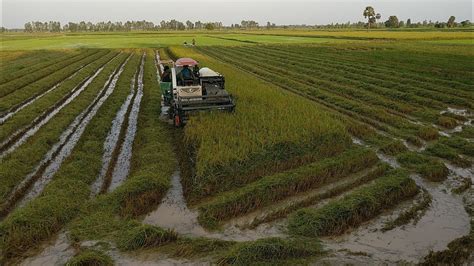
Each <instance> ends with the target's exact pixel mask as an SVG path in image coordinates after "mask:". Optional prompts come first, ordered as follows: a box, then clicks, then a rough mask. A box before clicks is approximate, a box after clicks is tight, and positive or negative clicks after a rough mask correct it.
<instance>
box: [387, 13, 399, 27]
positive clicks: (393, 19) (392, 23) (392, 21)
mask: <svg viewBox="0 0 474 266" xmlns="http://www.w3.org/2000/svg"><path fill="white" fill-rule="evenodd" d="M399 26H400V23H399V22H398V18H397V16H390V17H388V20H387V21H385V27H387V28H398V27H399Z"/></svg>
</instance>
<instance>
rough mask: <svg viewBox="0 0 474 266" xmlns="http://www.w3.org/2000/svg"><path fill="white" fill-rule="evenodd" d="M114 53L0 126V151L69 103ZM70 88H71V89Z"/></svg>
mask: <svg viewBox="0 0 474 266" xmlns="http://www.w3.org/2000/svg"><path fill="white" fill-rule="evenodd" d="M114 56H116V53H109V54H108V55H106V56H104V57H102V58H100V59H99V60H97V61H95V62H94V63H92V64H91V65H90V66H89V67H88V68H87V69H85V70H84V71H81V73H79V74H78V76H77V77H75V78H73V79H71V80H68V81H66V82H65V83H64V84H62V86H60V87H58V88H56V89H55V91H53V92H52V93H51V94H50V95H47V96H46V97H44V98H43V99H40V100H39V101H38V102H36V103H35V104H33V105H31V106H30V107H29V108H25V109H24V110H22V111H21V112H20V113H19V114H18V115H17V116H15V117H13V119H10V120H8V121H7V122H6V123H4V124H2V125H1V126H0V127H1V129H2V132H1V133H0V143H1V144H0V151H2V152H3V151H5V150H7V149H9V147H11V146H12V145H14V144H15V142H17V141H18V140H19V139H21V138H22V136H23V135H24V134H26V133H27V132H28V131H29V130H31V129H33V128H34V129H36V130H37V129H39V127H40V126H41V125H42V124H44V123H45V122H47V121H46V120H49V119H51V118H53V117H54V115H55V114H57V112H59V111H60V109H62V108H64V107H65V106H66V105H67V104H69V103H70V102H71V101H72V100H73V99H74V98H75V97H77V96H78V95H79V93H80V92H81V91H82V90H83V89H84V88H85V87H86V86H87V84H88V83H89V82H90V81H91V80H92V79H93V78H94V77H95V76H94V75H95V74H96V73H98V70H99V69H101V68H102V67H103V66H104V65H105V64H106V63H107V62H109V61H110V60H111V59H112V58H113V57H114ZM71 88H72V89H71Z"/></svg>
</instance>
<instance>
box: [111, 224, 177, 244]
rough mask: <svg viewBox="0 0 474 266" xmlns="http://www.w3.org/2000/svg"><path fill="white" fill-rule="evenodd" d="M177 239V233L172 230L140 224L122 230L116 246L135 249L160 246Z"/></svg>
mask: <svg viewBox="0 0 474 266" xmlns="http://www.w3.org/2000/svg"><path fill="white" fill-rule="evenodd" d="M177 239H178V235H177V234H176V233H174V232H173V231H170V230H163V229H161V228H159V227H155V226H151V225H141V226H137V227H135V228H132V229H131V230H128V231H125V232H123V234H121V235H120V236H119V240H118V243H119V246H118V247H119V248H120V249H122V250H136V249H140V248H149V247H157V246H161V245H164V244H167V243H169V242H174V241H176V240H177Z"/></svg>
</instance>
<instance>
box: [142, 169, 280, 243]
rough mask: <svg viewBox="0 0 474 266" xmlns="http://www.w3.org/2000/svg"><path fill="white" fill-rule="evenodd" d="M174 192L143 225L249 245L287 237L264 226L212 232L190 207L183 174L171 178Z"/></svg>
mask: <svg viewBox="0 0 474 266" xmlns="http://www.w3.org/2000/svg"><path fill="white" fill-rule="evenodd" d="M171 185H172V187H171V189H170V190H169V191H168V193H167V195H166V197H165V198H164V199H163V201H162V202H161V204H160V205H159V206H158V208H157V209H156V210H155V211H153V212H151V213H150V214H148V215H147V216H146V217H145V219H144V220H143V223H145V224H151V225H156V226H160V227H162V228H168V229H173V230H175V231H176V232H177V233H179V234H181V235H188V236H200V237H209V238H217V239H222V240H235V241H247V240H255V239H259V238H264V237H271V236H284V234H283V233H282V232H281V230H280V228H279V227H278V226H276V225H262V226H259V227H257V228H256V229H252V230H250V229H249V230H242V229H239V228H238V227H237V226H236V225H228V226H226V227H225V228H224V229H223V230H222V231H221V232H209V231H207V230H205V229H204V228H203V227H202V226H201V225H200V224H199V222H198V220H197V217H198V213H197V211H196V210H191V209H189V208H188V207H187V205H186V200H185V199H184V196H183V188H182V186H181V176H180V172H179V171H176V172H175V173H174V174H173V176H172V178H171Z"/></svg>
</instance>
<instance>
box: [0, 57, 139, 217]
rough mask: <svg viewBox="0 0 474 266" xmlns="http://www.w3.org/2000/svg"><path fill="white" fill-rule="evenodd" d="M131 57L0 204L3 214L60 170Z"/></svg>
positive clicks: (40, 187)
mask: <svg viewBox="0 0 474 266" xmlns="http://www.w3.org/2000/svg"><path fill="white" fill-rule="evenodd" d="M114 58H115V57H114ZM129 59H130V56H129V57H128V58H127V59H126V60H125V61H124V62H123V63H122V64H121V65H120V66H119V67H117V68H116V69H115V70H114V71H113V72H112V73H111V74H110V76H109V78H108V80H107V81H106V83H105V84H104V86H103V88H102V89H101V90H100V91H99V93H98V95H97V96H96V97H95V98H94V100H93V101H92V103H91V104H89V106H88V107H87V108H86V109H85V110H84V111H82V112H81V113H80V114H79V115H78V116H77V117H76V118H75V119H74V121H73V122H72V123H71V124H70V125H69V127H68V128H67V129H66V130H65V131H64V132H63V133H62V134H61V136H60V140H59V142H57V143H56V144H54V145H53V147H52V148H51V149H50V150H49V151H48V153H47V154H46V156H45V158H44V159H43V160H42V161H41V162H40V163H39V165H38V166H37V167H36V169H35V170H34V171H33V172H32V173H30V174H29V175H28V176H27V177H26V178H25V179H24V180H23V181H22V182H21V183H20V184H19V185H18V186H17V187H16V188H15V189H14V190H13V192H12V193H11V195H10V197H9V198H8V199H7V201H6V203H5V204H4V205H3V206H1V209H0V217H2V216H6V215H7V214H8V213H9V212H10V211H11V210H12V208H14V207H15V206H16V205H18V206H23V205H24V204H26V203H27V202H29V201H30V200H32V199H34V198H35V197H37V196H38V195H39V194H40V193H41V192H42V191H43V189H44V187H45V186H46V185H47V184H48V183H49V182H50V181H51V179H52V178H53V176H54V174H55V173H56V172H57V171H58V170H59V167H60V166H61V164H62V162H63V161H64V160H65V159H66V158H67V157H68V156H69V155H70V154H71V152H72V150H73V149H74V147H75V145H76V144H77V142H78V141H79V139H80V137H81V136H82V133H84V130H85V129H86V127H87V125H88V124H89V122H90V121H91V120H92V118H93V117H94V116H95V114H96V113H97V111H98V110H99V108H100V107H101V106H102V104H103V103H104V102H105V101H106V100H107V99H108V97H109V96H110V95H111V94H112V93H113V92H114V89H115V85H116V83H117V80H118V78H119V77H120V75H121V74H122V72H123V69H124V67H125V65H126V63H127V62H128V60H129ZM109 62H110V61H109ZM32 186H33V187H32ZM30 188H31V189H30ZM25 193H26V194H25Z"/></svg>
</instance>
